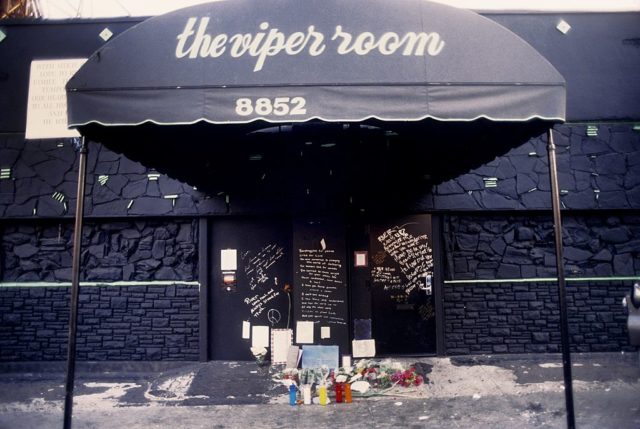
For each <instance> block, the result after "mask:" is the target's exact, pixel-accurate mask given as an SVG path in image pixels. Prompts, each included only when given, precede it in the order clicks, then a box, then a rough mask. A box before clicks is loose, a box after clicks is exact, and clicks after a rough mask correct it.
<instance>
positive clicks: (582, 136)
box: [0, 123, 640, 218]
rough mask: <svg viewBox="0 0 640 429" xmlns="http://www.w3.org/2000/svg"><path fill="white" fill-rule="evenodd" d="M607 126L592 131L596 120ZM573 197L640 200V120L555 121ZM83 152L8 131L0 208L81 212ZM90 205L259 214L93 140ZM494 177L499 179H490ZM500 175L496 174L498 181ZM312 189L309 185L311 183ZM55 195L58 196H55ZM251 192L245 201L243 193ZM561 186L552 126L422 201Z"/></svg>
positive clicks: (12, 214)
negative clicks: (550, 152) (550, 159)
mask: <svg viewBox="0 0 640 429" xmlns="http://www.w3.org/2000/svg"><path fill="white" fill-rule="evenodd" d="M590 126H591V127H593V126H595V127H596V128H597V132H595V134H594V133H593V131H592V132H591V133H589V134H591V135H588V133H587V129H588V127H590ZM555 130H556V133H555V141H556V145H557V147H558V150H557V158H558V173H559V182H560V187H561V189H562V190H563V192H562V195H561V199H562V204H563V205H564V207H566V208H568V209H573V210H591V209H603V210H605V209H606V210H618V209H640V186H638V185H640V132H638V131H637V130H634V127H633V124H628V123H627V124H624V123H621V124H616V123H609V124H593V125H586V124H563V125H558V126H556V127H555ZM75 162H76V152H75V151H74V149H73V147H72V144H71V141H70V140H69V139H57V140H32V141H29V142H28V143H27V142H26V141H25V140H24V136H23V135H20V134H4V135H0V169H7V171H8V177H7V178H6V179H1V178H0V217H3V218H47V217H71V216H73V212H74V209H75V193H76V188H77V186H76V172H75V168H76V167H75V165H76V164H75ZM87 171H88V175H87V192H86V195H87V201H86V209H85V211H86V215H87V216H89V217H91V216H103V217H107V216H118V217H121V216H199V215H213V214H226V213H245V214H247V213H248V214H255V213H261V212H263V210H264V207H263V205H264V202H262V203H256V202H255V199H252V198H251V194H249V195H248V196H245V197H246V198H239V196H236V195H232V196H231V203H230V205H229V206H227V204H226V203H225V196H224V195H222V194H220V195H218V194H215V195H206V194H205V193H203V192H201V191H198V190H195V189H194V188H193V187H192V186H189V185H188V184H186V183H181V182H179V181H177V180H174V179H172V178H170V177H168V176H166V175H163V174H158V173H157V172H155V171H154V170H150V169H148V168H146V167H144V166H143V165H141V164H139V163H136V162H133V161H131V160H129V159H127V158H126V157H124V156H121V155H119V154H117V153H114V152H111V151H109V150H108V149H106V148H105V147H103V146H102V145H99V144H93V145H91V147H90V150H89V156H88V166H87ZM485 179H495V187H487V186H486V185H487V182H486V181H485ZM490 182H491V181H490ZM303 191H304V187H302V189H301V192H303ZM54 196H55V197H54ZM238 198H239V199H240V200H246V201H245V203H244V204H240V205H237V204H236V201H237V199H238ZM550 207H551V196H550V187H549V168H548V166H547V149H546V143H545V139H544V136H540V137H537V138H533V139H531V140H530V141H528V142H526V143H525V144H522V145H520V146H519V147H516V148H513V149H512V150H510V151H509V152H507V153H506V154H504V155H503V156H499V157H496V158H495V159H494V160H493V161H491V162H488V163H486V164H484V165H482V166H479V167H478V168H476V169H474V170H472V171H469V172H468V173H466V174H462V175H460V176H458V177H456V178H453V179H451V180H448V181H446V182H444V183H440V184H438V185H436V186H433V187H431V188H429V189H425V192H424V195H422V196H421V198H419V199H418V200H417V201H416V202H415V203H414V207H412V208H411V210H412V211H416V212H426V211H432V210H463V211H472V210H473V211H475V210H537V209H549V208H550Z"/></svg>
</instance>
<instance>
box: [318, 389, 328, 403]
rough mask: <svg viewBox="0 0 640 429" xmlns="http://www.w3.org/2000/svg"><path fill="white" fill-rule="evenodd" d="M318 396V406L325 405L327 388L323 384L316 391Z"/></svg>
mask: <svg viewBox="0 0 640 429" xmlns="http://www.w3.org/2000/svg"><path fill="white" fill-rule="evenodd" d="M318 392H319V393H318V394H319V395H320V405H327V386H325V385H324V384H323V385H321V386H320V388H319V389H318Z"/></svg>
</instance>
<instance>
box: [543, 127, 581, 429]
mask: <svg viewBox="0 0 640 429" xmlns="http://www.w3.org/2000/svg"><path fill="white" fill-rule="evenodd" d="M547 152H548V154H549V178H550V179H551V206H552V208H553V232H554V236H555V242H556V268H557V271H558V297H559V301H560V302H559V304H560V337H561V341H562V368H563V372H564V396H565V402H566V408H567V428H568V429H575V427H576V421H575V415H574V412H573V382H572V377H571V350H570V349H569V320H568V316H567V298H566V290H565V289H566V288H565V285H566V282H565V278H564V255H563V249H562V218H561V215H560V190H559V189H558V168H557V163H556V145H555V143H554V142H553V129H552V128H549V130H548V132H547Z"/></svg>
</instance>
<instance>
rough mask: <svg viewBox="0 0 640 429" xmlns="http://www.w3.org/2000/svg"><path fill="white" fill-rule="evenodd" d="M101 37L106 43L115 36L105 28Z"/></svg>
mask: <svg viewBox="0 0 640 429" xmlns="http://www.w3.org/2000/svg"><path fill="white" fill-rule="evenodd" d="M99 36H100V38H101V39H102V40H104V41H105V42H106V41H108V40H109V39H111V37H112V36H113V32H112V31H111V30H109V28H107V27H105V29H104V30H102V31H101V32H100V34H99Z"/></svg>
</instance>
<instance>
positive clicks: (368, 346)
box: [351, 340, 376, 358]
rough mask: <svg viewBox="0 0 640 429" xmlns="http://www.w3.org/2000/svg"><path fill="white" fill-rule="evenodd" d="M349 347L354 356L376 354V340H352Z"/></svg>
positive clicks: (361, 356) (372, 355) (360, 356)
mask: <svg viewBox="0 0 640 429" xmlns="http://www.w3.org/2000/svg"><path fill="white" fill-rule="evenodd" d="M351 348H352V350H353V357H354V358H363V357H374V356H375V355H376V340H353V341H352V342H351Z"/></svg>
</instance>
